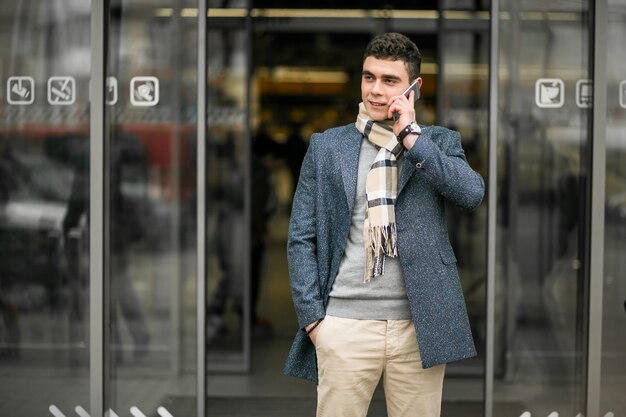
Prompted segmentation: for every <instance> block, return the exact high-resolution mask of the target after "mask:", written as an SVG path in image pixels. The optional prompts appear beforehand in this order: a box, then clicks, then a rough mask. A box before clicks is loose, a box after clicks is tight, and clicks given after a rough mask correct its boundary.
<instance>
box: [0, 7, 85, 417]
mask: <svg viewBox="0 0 626 417" xmlns="http://www.w3.org/2000/svg"><path fill="white" fill-rule="evenodd" d="M0 19H1V20H2V22H3V23H2V25H0V84H1V85H0V392H2V395H1V396H2V400H1V401H0V415H7V416H8V415H11V416H16V417H28V416H35V415H37V416H42V415H49V414H50V413H55V412H57V413H65V414H67V415H70V414H74V413H75V411H76V412H79V411H84V410H89V407H90V404H89V347H88V345H89V344H88V342H89V327H88V325H89V322H88V313H89V305H88V301H89V277H88V262H87V255H88V248H87V244H88V240H89V239H88V237H87V236H88V231H87V226H86V222H85V216H79V218H77V219H76V222H74V223H73V224H72V225H71V226H69V225H68V223H67V213H68V212H69V211H70V207H72V206H73V204H74V202H76V200H75V199H74V198H73V197H74V196H84V195H88V193H89V189H88V187H89V181H88V179H89V178H88V165H87V163H88V160H89V111H88V110H89V107H88V80H89V71H90V68H89V62H90V43H89V42H90V41H89V39H90V36H89V35H90V32H89V30H90V3H89V2H67V1H66V2H54V3H51V2H27V1H3V2H2V3H1V6H0ZM78 200H80V201H79V203H78V204H80V205H81V206H82V208H81V209H80V211H82V212H84V211H86V210H88V208H89V207H88V202H87V201H85V200H84V199H82V198H80V199H78ZM57 415H59V414H57Z"/></svg>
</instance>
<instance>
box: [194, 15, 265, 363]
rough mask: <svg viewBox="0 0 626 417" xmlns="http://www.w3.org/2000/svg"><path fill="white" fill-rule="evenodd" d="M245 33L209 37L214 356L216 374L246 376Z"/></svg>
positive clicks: (210, 331)
mask: <svg viewBox="0 0 626 417" xmlns="http://www.w3.org/2000/svg"><path fill="white" fill-rule="evenodd" d="M247 39H248V38H247V34H246V32H245V31H244V30H237V29H232V30H215V29H214V28H212V27H209V31H208V49H207V50H208V77H209V78H208V86H209V88H208V131H207V133H208V136H207V164H206V166H207V173H206V175H207V213H206V216H207V227H208V243H207V250H208V254H207V256H208V258H207V330H206V331H207V351H208V368H209V369H210V370H246V369H247V368H248V366H249V364H248V360H249V358H248V356H249V355H248V350H249V342H247V337H248V334H249V324H250V320H254V317H253V316H252V314H253V313H254V309H251V308H250V303H249V297H250V295H249V294H250V289H249V278H248V264H249V257H248V255H247V253H248V249H247V248H248V238H249V234H250V229H249V227H248V226H247V225H248V220H247V215H246V212H247V205H248V204H249V203H248V175H249V174H248V169H249V162H248V161H249V159H248V156H249V150H248V148H249V134H248V128H247V118H246V108H247V99H246V96H247V95H246V89H247V86H248V82H247V75H248V74H247V70H246V68H247V61H248V55H247V50H248V45H247V43H246V42H247Z"/></svg>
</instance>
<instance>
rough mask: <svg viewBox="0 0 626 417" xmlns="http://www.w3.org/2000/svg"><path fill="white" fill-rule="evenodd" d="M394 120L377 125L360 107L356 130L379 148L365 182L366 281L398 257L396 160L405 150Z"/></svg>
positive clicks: (364, 233) (383, 271) (362, 106)
mask: <svg viewBox="0 0 626 417" xmlns="http://www.w3.org/2000/svg"><path fill="white" fill-rule="evenodd" d="M392 123H393V121H391V120H389V121H385V122H375V121H373V120H371V119H370V117H369V115H368V114H367V111H366V110H365V105H364V104H363V103H360V104H359V115H358V116H357V118H356V123H355V124H356V128H357V129H358V131H359V132H361V133H362V134H363V136H365V137H366V138H367V139H368V140H369V141H370V142H371V143H372V144H374V145H375V146H376V147H377V148H379V151H378V154H377V155H376V158H375V159H374V162H373V163H372V167H371V168H370V171H369V173H368V174H367V179H366V182H365V196H366V198H367V210H366V213H365V225H364V227H363V240H364V242H365V251H366V253H367V265H366V268H365V277H364V282H369V281H370V280H371V279H372V278H374V277H377V276H379V275H384V274H385V257H386V256H391V257H397V256H398V240H397V239H398V238H397V232H396V214H395V209H394V206H395V203H396V197H397V193H398V163H397V159H398V158H399V157H400V154H401V153H402V151H403V150H404V146H403V145H402V143H400V142H398V139H397V138H396V135H394V133H393V130H392V128H391V124H392Z"/></svg>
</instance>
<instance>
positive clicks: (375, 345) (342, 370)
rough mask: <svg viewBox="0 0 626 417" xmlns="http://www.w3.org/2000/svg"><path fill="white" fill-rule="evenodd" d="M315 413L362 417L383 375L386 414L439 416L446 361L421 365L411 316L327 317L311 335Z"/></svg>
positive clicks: (395, 416)
mask: <svg viewBox="0 0 626 417" xmlns="http://www.w3.org/2000/svg"><path fill="white" fill-rule="evenodd" d="M315 349H316V351H317V361H318V377H319V382H318V387H317V394H318V395H317V417H366V416H367V411H368V408H369V405H370V402H371V400H372V396H373V394H374V390H375V389H376V386H377V385H378V382H379V381H380V378H381V377H382V378H383V388H384V392H385V401H386V404H387V415H388V417H439V416H440V414H441V393H442V389H443V376H444V372H445V365H438V366H435V367H432V368H429V369H424V368H423V367H422V359H421V357H420V353H419V349H418V346H417V339H416V337H415V328H414V327H413V322H412V321H411V320H354V319H346V318H340V317H334V316H326V318H325V319H324V321H323V322H322V323H321V324H320V329H319V331H318V333H317V337H316V339H315Z"/></svg>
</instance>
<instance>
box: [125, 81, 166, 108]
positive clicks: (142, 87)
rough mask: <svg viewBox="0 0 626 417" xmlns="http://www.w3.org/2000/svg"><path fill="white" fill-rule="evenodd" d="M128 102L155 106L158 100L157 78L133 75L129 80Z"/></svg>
mask: <svg viewBox="0 0 626 417" xmlns="http://www.w3.org/2000/svg"><path fill="white" fill-rule="evenodd" d="M130 102H131V103H132V104H133V105H134V106H156V105H157V103H158V102H159V79H158V78H157V77H148V76H146V77H133V78H132V79H131V80H130Z"/></svg>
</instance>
